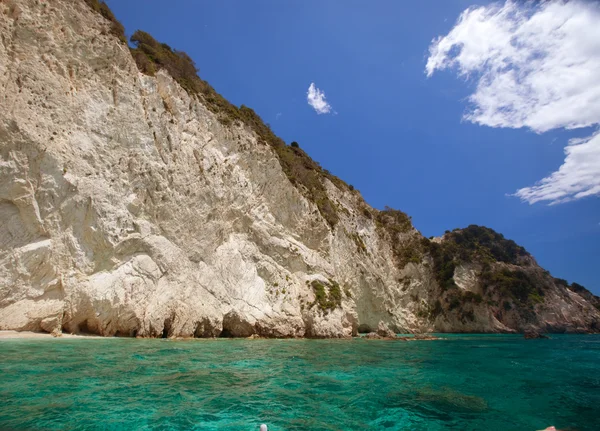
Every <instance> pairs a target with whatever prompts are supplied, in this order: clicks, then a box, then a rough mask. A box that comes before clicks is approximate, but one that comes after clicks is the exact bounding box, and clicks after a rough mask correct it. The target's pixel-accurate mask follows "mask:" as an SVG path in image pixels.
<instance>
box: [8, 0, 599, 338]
mask: <svg viewBox="0 0 600 431" xmlns="http://www.w3.org/2000/svg"><path fill="white" fill-rule="evenodd" d="M109 27H110V23H109V22H107V21H106V20H104V19H103V18H102V17H101V16H100V15H99V14H97V13H94V12H93V11H92V10H91V9H90V8H89V7H88V6H87V5H86V4H85V3H84V2H82V1H77V0H55V1H52V2H39V1H37V0H9V1H4V2H2V3H0V35H1V38H2V43H1V44H0V85H1V87H2V90H3V91H2V96H1V99H0V220H1V224H0V329H14V330H32V331H46V332H54V333H56V332H57V331H59V330H63V331H68V332H73V333H95V334H101V335H106V336H110V335H122V336H144V337H160V336H185V337H193V336H195V337H216V336H239V337H248V336H252V335H254V334H258V335H261V336H270V337H348V336H351V335H353V334H356V332H357V331H359V330H360V331H361V332H372V331H377V330H379V331H380V332H382V333H385V334H389V333H392V332H427V331H433V330H436V331H485V332H487V331H515V330H519V331H520V330H524V329H539V330H546V331H547V330H550V331H596V330H598V329H599V326H598V325H599V323H598V322H599V321H600V314H599V312H598V310H597V308H595V306H594V304H595V303H597V298H595V297H594V296H593V295H591V294H589V292H584V293H582V292H579V293H578V292H575V291H573V290H572V289H569V287H568V286H564V285H561V284H559V283H555V281H554V279H552V278H551V277H550V276H547V277H546V278H544V277H545V276H540V277H541V278H539V280H540V281H539V282H540V283H541V285H542V287H543V293H544V295H543V298H542V300H541V301H539V300H538V301H536V303H535V304H534V305H531V304H529V305H527V307H526V308H527V310H526V311H527V313H523V310H524V309H525V306H524V305H522V304H519V303H516V302H515V301H513V300H512V299H510V298H509V299H508V300H507V299H506V298H504V297H502V292H500V291H499V292H496V293H494V291H493V289H491V288H490V286H486V285H485V283H483V282H482V278H481V274H482V269H481V268H480V267H479V266H478V263H477V262H462V263H460V264H458V265H457V266H456V268H455V270H454V280H455V282H456V287H455V288H454V290H456V289H461V291H469V292H472V293H473V294H474V295H476V294H477V293H479V294H480V295H483V297H484V298H485V300H484V301H471V302H467V303H464V304H461V305H460V307H458V308H456V307H452V306H451V304H450V302H451V301H449V299H448V298H449V296H448V295H449V294H448V292H447V289H442V288H441V287H440V285H439V284H440V283H439V282H438V281H439V280H438V277H437V276H436V273H435V268H434V267H435V265H434V264H433V260H432V257H431V256H430V255H429V254H428V253H427V252H426V250H425V251H424V250H422V249H419V250H420V254H418V256H417V257H414V256H413V258H411V259H409V261H408V262H405V261H403V260H402V259H399V255H398V253H397V246H398V244H401V245H402V244H405V245H406V247H412V244H415V242H414V241H415V240H416V241H423V240H424V239H423V238H421V236H420V234H419V233H418V232H417V231H416V230H414V228H412V226H410V228H409V229H408V230H407V231H405V232H399V233H398V232H393V231H391V232H392V233H385V232H384V231H382V225H381V223H380V222H379V221H378V217H377V214H379V212H378V211H377V210H374V209H371V208H369V207H368V206H366V204H365V203H364V201H363V200H362V198H361V197H360V195H359V194H358V192H355V191H351V190H350V189H348V188H339V187H337V186H336V185H334V184H333V183H332V182H330V181H329V180H328V179H327V178H323V179H322V181H323V182H324V184H325V186H326V189H327V193H328V195H329V199H330V200H331V201H332V202H334V203H335V205H336V208H337V213H338V215H339V222H337V223H336V224H335V225H334V226H333V227H332V226H331V225H330V224H328V223H327V222H326V221H325V219H323V217H322V216H321V214H320V212H319V210H318V208H317V206H316V205H315V203H313V202H311V201H310V200H308V199H307V198H306V197H305V194H303V193H302V191H301V190H300V189H299V188H296V187H295V186H294V185H292V183H291V182H290V181H289V180H288V178H287V177H286V175H285V174H284V173H283V171H282V169H281V166H280V162H279V159H278V157H277V155H276V154H275V153H274V152H273V150H272V149H271V148H270V147H269V146H268V145H265V144H264V143H261V142H259V140H257V137H256V135H255V134H254V133H253V132H252V131H251V130H250V129H249V128H247V127H245V126H243V125H242V124H241V123H235V124H233V125H230V126H227V127H226V126H224V125H222V124H221V123H220V122H219V121H217V119H216V117H215V115H214V114H213V113H211V112H210V111H209V110H208V109H207V108H206V107H205V105H204V104H203V103H202V102H201V99H199V98H198V97H196V96H190V95H189V94H188V93H187V92H186V91H184V90H183V89H182V88H181V87H180V86H179V85H178V84H177V83H176V82H175V81H174V80H173V79H172V78H171V77H170V76H169V75H168V74H167V73H166V72H164V71H160V72H158V73H157V74H156V76H155V77H149V76H145V75H143V74H141V73H140V72H139V71H138V69H137V66H136V64H135V62H134V61H133V59H132V56H131V54H130V52H129V49H128V48H127V46H125V45H124V44H123V43H122V42H120V41H119V40H118V39H117V38H116V37H115V36H113V35H111V34H110V31H109ZM425 241H426V240H425ZM436 241H437V242H443V241H444V239H437V240H436ZM395 250H396V251H395ZM527 271H530V272H533V273H540V274H542V272H543V270H541V268H539V267H538V266H537V265H536V264H535V262H534V261H533V260H532V263H531V264H530V265H529V266H528V268H527ZM314 281H317V282H318V283H313V282H314ZM315 286H323V289H324V290H323V292H321V293H323V294H324V295H325V296H324V297H323V296H319V292H318V291H317V290H318V289H316V288H315ZM335 286H338V287H337V289H338V290H337V291H339V292H341V298H339V295H337V293H336V292H334V289H336V287H335ZM490 289H491V290H490ZM328 295H329V297H330V300H329V302H323V301H324V300H323V298H325V299H327V298H328ZM336 295H337V296H336ZM331 298H334V299H335V300H333V299H331ZM336 298H337V299H336ZM438 302H439V305H438ZM506 302H508V303H509V306H510V308H508V306H507V305H506V304H505V303H506ZM511 304H512V305H511Z"/></svg>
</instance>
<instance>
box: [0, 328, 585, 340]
mask: <svg viewBox="0 0 600 431" xmlns="http://www.w3.org/2000/svg"><path fill="white" fill-rule="evenodd" d="M588 334H589V333H588ZM592 334H593V333H592ZM369 335H370V334H369ZM444 335H465V336H468V335H481V336H486V335H521V336H523V334H522V333H472V332H464V333H463V332H452V333H432V334H412V335H410V334H398V335H396V337H382V336H367V334H363V335H359V336H357V337H348V338H305V337H296V338H272V337H260V336H256V335H254V336H250V337H246V338H244V337H235V338H227V339H230V340H271V339H272V340H281V339H283V340H288V339H289V340H292V339H302V340H313V339H314V340H364V341H372V340H380V341H439V340H448V339H449V338H448V337H444ZM550 335H553V334H550ZM572 335H584V334H580V333H573V334H572ZM111 338H118V339H132V340H133V339H144V340H145V339H149V340H150V339H152V340H161V339H163V338H153V337H148V338H146V337H139V338H138V337H105V336H102V335H95V334H69V333H61V334H59V335H53V334H50V333H47V332H33V331H15V330H0V341H1V340H17V339H32V340H35V339H38V340H44V339H46V340H47V339H100V340H103V339H111ZM167 339H168V340H173V341H189V340H218V339H220V338H196V337H170V338H167Z"/></svg>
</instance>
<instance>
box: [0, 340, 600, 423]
mask: <svg viewBox="0 0 600 431" xmlns="http://www.w3.org/2000/svg"><path fill="white" fill-rule="evenodd" d="M445 338H446V339H444V340H439V341H418V342H400V341H383V340H352V341H350V340H189V341H175V340H135V339H77V340H74V339H62V340H61V339H56V340H55V339H49V340H38V339H35V340H34V339H31V340H25V339H23V340H19V339H15V340H0V400H1V403H0V429H44V430H47V429H50V430H54V429H56V430H59V429H60V430H75V429H77V430H79V429H86V430H107V429H108V430H121V429H122V430H133V429H142V430H143V429H147V430H150V429H160V430H171V429H172V430H236V431H239V430H258V429H259V426H260V424H261V423H266V424H268V426H269V431H277V430H311V431H318V430H371V429H373V430H442V429H444V430H446V429H456V430H484V429H485V430H502V431H505V430H539V429H544V428H546V427H547V426H549V425H555V426H556V427H557V428H568V429H576V430H598V429H600V336H596V335H590V336H575V335H572V336H554V337H553V339H551V340H523V339H522V338H521V337H519V336H506V335H492V336H490V335H480V336H464V335H461V336H456V335H455V336H446V337H445Z"/></svg>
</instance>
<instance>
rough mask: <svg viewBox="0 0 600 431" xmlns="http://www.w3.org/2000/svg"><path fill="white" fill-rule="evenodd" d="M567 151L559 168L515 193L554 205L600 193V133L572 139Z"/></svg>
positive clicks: (526, 198) (531, 199)
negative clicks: (534, 183)
mask: <svg viewBox="0 0 600 431" xmlns="http://www.w3.org/2000/svg"><path fill="white" fill-rule="evenodd" d="M565 154H566V158H565V161H564V163H563V164H562V166H561V167H560V168H559V169H558V171H556V172H554V173H552V174H551V175H550V176H548V177H546V178H544V179H543V180H541V181H539V182H538V183H537V184H536V185H534V186H532V187H525V188H522V189H520V190H517V192H516V193H515V195H516V196H518V197H520V198H521V199H522V200H524V201H527V202H529V203H535V202H539V201H550V202H551V203H552V204H558V203H562V202H568V201H571V200H574V199H579V198H583V197H586V196H592V195H600V133H596V134H595V135H593V136H591V137H588V138H585V139H572V140H571V141H569V145H567V147H566V148H565Z"/></svg>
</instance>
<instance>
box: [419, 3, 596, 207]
mask: <svg viewBox="0 0 600 431" xmlns="http://www.w3.org/2000/svg"><path fill="white" fill-rule="evenodd" d="M598 23H600V5H598V3H593V2H588V1H583V0H573V1H561V0H557V1H545V2H533V1H530V2H520V1H519V2H517V1H506V2H505V3H504V4H499V3H496V4H492V5H489V6H484V7H473V8H469V9H467V10H465V11H464V12H463V13H462V14H461V15H460V17H459V19H458V21H457V22H456V24H455V26H454V28H452V30H451V31H450V32H449V33H448V34H447V35H446V36H442V37H439V38H437V39H434V40H433V42H432V44H431V46H430V48H429V54H430V55H429V58H428V60H427V65H426V68H425V69H426V73H427V75H428V76H431V75H432V74H433V73H434V72H436V71H438V70H444V69H453V70H456V71H457V73H458V75H459V76H463V77H466V78H472V79H475V80H476V82H477V85H476V89H475V91H474V93H473V94H472V95H471V96H470V97H469V102H470V108H469V110H468V112H467V113H466V114H465V119H466V120H468V121H471V122H474V123H477V124H481V125H485V126H490V127H510V128H521V127H526V128H529V129H531V130H533V131H535V132H537V133H542V132H546V131H548V130H552V129H556V128H566V129H574V128H580V127H587V126H593V125H598V124H600V26H599V25H598ZM565 154H566V158H565V161H564V164H563V165H562V166H561V167H560V168H559V170H558V171H556V172H554V173H553V174H551V175H550V176H548V177H547V178H544V179H543V180H541V181H540V182H539V183H538V184H536V185H534V186H532V187H526V188H523V189H520V190H518V191H517V193H516V195H517V196H519V197H520V198H521V199H523V200H524V201H527V202H529V203H534V202H538V201H550V202H551V203H560V202H565V201H568V200H573V199H578V198H581V197H584V196H589V195H597V194H600V137H599V136H598V134H595V135H594V136H590V137H588V138H586V139H584V140H580V141H571V142H570V143H569V145H568V146H567V147H566V148H565Z"/></svg>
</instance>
